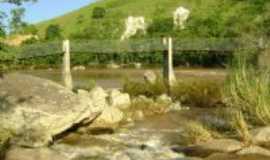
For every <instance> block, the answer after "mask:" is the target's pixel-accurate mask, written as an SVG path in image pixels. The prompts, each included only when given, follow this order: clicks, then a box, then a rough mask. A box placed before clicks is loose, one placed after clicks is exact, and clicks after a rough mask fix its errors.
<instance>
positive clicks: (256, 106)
mask: <svg viewBox="0 0 270 160" xmlns="http://www.w3.org/2000/svg"><path fill="white" fill-rule="evenodd" d="M269 76H270V72H269V71H268V70H259V69H256V68H255V67H254V66H252V65H250V63H249V55H248V54H239V55H237V56H236V59H235V61H234V64H233V67H232V70H231V74H230V75H229V78H228V80H227V83H226V87H225V88H226V89H225V94H226V97H227V99H226V103H227V104H228V105H229V106H231V107H233V108H234V109H239V110H240V111H241V112H242V113H243V114H244V115H245V116H246V119H247V120H249V121H250V122H252V123H254V124H257V125H266V124H269V123H270V77H269Z"/></svg>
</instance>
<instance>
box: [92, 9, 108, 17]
mask: <svg viewBox="0 0 270 160" xmlns="http://www.w3.org/2000/svg"><path fill="white" fill-rule="evenodd" d="M105 14H106V10H105V9H104V8H103V7H95V8H94V10H93V13H92V18H94V19H101V18H104V17H105Z"/></svg>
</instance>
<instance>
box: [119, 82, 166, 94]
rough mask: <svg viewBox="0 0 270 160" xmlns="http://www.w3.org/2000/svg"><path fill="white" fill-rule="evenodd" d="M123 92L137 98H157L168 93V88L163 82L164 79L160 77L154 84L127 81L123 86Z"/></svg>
mask: <svg viewBox="0 0 270 160" xmlns="http://www.w3.org/2000/svg"><path fill="white" fill-rule="evenodd" d="M123 92H125V93H128V94H129V95H131V96H133V97H135V96H139V95H144V96H147V97H156V96H159V95H162V94H164V93H167V87H166V85H165V84H164V82H163V79H162V78H161V77H159V78H158V79H157V81H156V83H154V84H150V83H145V82H135V81H131V80H129V79H126V80H125V82H124V86H123Z"/></svg>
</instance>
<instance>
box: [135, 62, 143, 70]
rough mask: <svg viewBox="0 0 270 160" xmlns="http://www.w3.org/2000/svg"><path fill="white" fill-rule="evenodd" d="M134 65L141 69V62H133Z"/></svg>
mask: <svg viewBox="0 0 270 160" xmlns="http://www.w3.org/2000/svg"><path fill="white" fill-rule="evenodd" d="M134 67H135V68H136V69H141V68H142V64H141V63H134Z"/></svg>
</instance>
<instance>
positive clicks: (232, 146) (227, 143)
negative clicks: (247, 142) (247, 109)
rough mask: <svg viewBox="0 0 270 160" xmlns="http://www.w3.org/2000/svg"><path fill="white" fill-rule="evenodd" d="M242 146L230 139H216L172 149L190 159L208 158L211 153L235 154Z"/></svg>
mask: <svg viewBox="0 0 270 160" xmlns="http://www.w3.org/2000/svg"><path fill="white" fill-rule="evenodd" d="M242 146H243V144H242V143H241V142H238V141H236V140H232V139H216V140H211V141H209V142H203V143H198V144H197V145H193V146H189V147H183V148H181V147H179V148H173V150H174V151H176V152H182V153H184V154H185V155H187V156H191V157H208V156H209V155H211V154H213V153H229V152H235V151H238V150H240V149H241V148H242Z"/></svg>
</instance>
